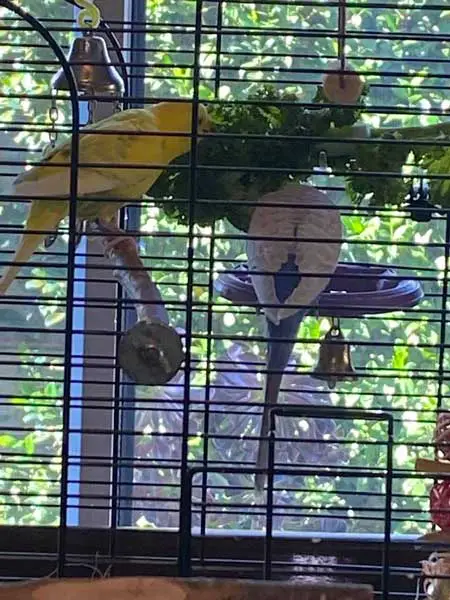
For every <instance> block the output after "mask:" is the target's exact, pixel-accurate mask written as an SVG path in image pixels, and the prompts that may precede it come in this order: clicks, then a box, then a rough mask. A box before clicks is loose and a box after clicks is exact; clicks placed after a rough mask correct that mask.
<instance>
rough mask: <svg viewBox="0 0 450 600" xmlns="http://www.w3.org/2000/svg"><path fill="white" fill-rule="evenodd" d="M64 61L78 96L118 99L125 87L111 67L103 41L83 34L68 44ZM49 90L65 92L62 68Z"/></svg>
mask: <svg viewBox="0 0 450 600" xmlns="http://www.w3.org/2000/svg"><path fill="white" fill-rule="evenodd" d="M67 61H68V63H69V64H70V66H71V67H72V70H73V74H74V77H75V81H76V83H77V88H78V92H79V93H80V95H90V96H97V95H98V96H115V97H118V96H121V95H122V94H123V92H124V89H125V86H124V83H123V79H122V77H121V76H120V75H119V73H118V71H117V69H116V68H115V67H114V66H113V65H111V59H110V57H109V54H108V49H107V47H106V43H105V40H104V39H103V38H102V37H100V36H98V35H93V34H92V33H91V32H88V33H84V35H83V37H77V38H75V39H74V41H73V42H72V45H71V47H70V51H69V56H68V57H67ZM51 84H52V87H53V89H55V90H64V91H67V90H68V89H69V85H68V83H67V79H66V76H65V74H64V71H63V70H62V69H59V71H58V72H57V73H56V74H55V75H54V76H53V78H52V82H51Z"/></svg>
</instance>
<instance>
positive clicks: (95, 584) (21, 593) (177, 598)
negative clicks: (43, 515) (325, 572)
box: [0, 577, 373, 600]
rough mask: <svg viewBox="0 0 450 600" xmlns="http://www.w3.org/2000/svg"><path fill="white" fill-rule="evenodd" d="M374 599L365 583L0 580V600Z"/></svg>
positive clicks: (168, 579)
mask: <svg viewBox="0 0 450 600" xmlns="http://www.w3.org/2000/svg"><path fill="white" fill-rule="evenodd" d="M61 598H64V600H80V598H82V599H83V600H102V599H103V598H108V600H279V599H280V598H283V599H284V600H372V599H373V589H372V587H371V586H369V585H351V584H339V583H324V584H314V583H300V582H298V583H286V582H274V581H248V580H223V579H222V580H220V579H176V578H169V577H116V578H114V577H112V578H110V579H61V580H52V579H47V580H42V581H39V582H30V583H25V584H23V583H22V584H12V585H4V586H0V600H61Z"/></svg>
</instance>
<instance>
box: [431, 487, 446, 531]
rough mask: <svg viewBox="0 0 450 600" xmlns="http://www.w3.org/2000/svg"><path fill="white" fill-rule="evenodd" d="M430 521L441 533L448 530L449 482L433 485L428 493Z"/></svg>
mask: <svg viewBox="0 0 450 600" xmlns="http://www.w3.org/2000/svg"><path fill="white" fill-rule="evenodd" d="M430 513H431V520H432V521H433V523H434V524H435V525H437V526H438V527H440V528H441V529H442V531H449V530H450V480H444V481H440V482H439V483H435V484H434V486H433V487H432V488H431V492H430Z"/></svg>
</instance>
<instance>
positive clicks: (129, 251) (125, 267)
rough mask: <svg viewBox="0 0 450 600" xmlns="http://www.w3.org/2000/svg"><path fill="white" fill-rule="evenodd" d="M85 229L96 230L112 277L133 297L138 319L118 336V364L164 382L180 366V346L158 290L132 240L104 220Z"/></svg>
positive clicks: (139, 379)
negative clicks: (111, 268) (110, 268)
mask: <svg viewBox="0 0 450 600" xmlns="http://www.w3.org/2000/svg"><path fill="white" fill-rule="evenodd" d="M88 232H89V233H95V234H97V235H98V234H100V236H99V237H98V238H97V239H99V240H100V242H101V244H102V246H103V250H104V253H105V257H106V258H107V259H108V261H109V262H110V263H111V264H112V265H113V266H114V267H115V270H114V277H115V278H116V279H117V281H118V282H119V283H120V284H121V286H122V287H123V288H124V290H125V292H126V294H127V296H128V297H129V298H130V299H131V300H133V301H134V307H135V310H136V315H137V321H138V322H137V323H136V324H135V325H134V326H133V327H132V328H131V329H129V330H128V331H125V332H124V333H123V334H122V336H121V338H120V341H119V345H118V361H119V364H120V366H121V367H122V369H123V370H124V371H125V373H126V374H127V375H128V376H129V377H130V378H131V379H132V380H133V381H135V382H136V383H139V384H143V385H162V384H165V383H167V382H168V381H170V380H171V379H172V377H173V376H174V375H175V374H176V373H177V371H178V369H179V368H180V365H181V363H182V361H183V357H184V356H183V346H182V343H181V339H180V336H179V335H178V333H177V332H176V331H175V329H174V328H173V327H171V326H170V325H169V317H168V314H167V311H166V308H165V306H164V303H163V301H162V298H161V294H160V293H159V290H158V288H157V287H156V285H155V284H154V283H153V281H152V280H151V278H150V276H149V274H148V271H147V270H146V269H145V267H144V264H143V263H142V260H141V259H140V257H139V254H138V249H137V245H136V241H135V240H134V238H132V237H130V236H128V235H127V234H126V233H125V232H124V231H122V230H121V229H119V228H118V227H116V226H115V225H113V224H112V223H107V222H105V221H97V222H95V223H94V222H91V223H89V225H88Z"/></svg>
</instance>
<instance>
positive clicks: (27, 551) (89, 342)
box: [0, 0, 428, 577]
mask: <svg viewBox="0 0 450 600" xmlns="http://www.w3.org/2000/svg"><path fill="white" fill-rule="evenodd" d="M96 3H97V5H98V6H99V8H100V10H101V12H102V16H103V18H104V20H105V21H106V22H109V21H119V22H120V21H127V20H130V21H131V22H133V23H134V22H135V21H139V20H142V14H144V16H145V9H146V2H145V0H121V1H119V0H116V2H110V0H97V2H96ZM142 11H143V13H142ZM141 29H142V28H141ZM118 37H119V40H120V41H121V42H122V43H123V45H124V46H125V47H127V48H130V50H129V51H128V50H127V51H126V60H127V62H128V61H129V62H130V64H131V65H133V63H134V62H138V63H143V62H145V60H142V54H143V53H144V55H145V50H143V48H145V32H143V31H142V30H141V31H139V30H138V32H133V31H129V32H126V33H125V34H124V35H122V34H121V33H118ZM139 55H140V56H141V59H139ZM143 71H144V67H133V66H132V67H131V68H130V75H132V77H131V78H130V84H131V86H130V91H131V93H130V95H131V96H132V97H133V96H134V97H139V96H143V88H144V72H143ZM105 104H107V103H105ZM134 106H138V104H134ZM107 108H108V109H109V110H110V108H111V105H110V104H107V107H106V106H105V107H103V108H102V107H101V106H100V107H99V112H102V111H103V110H105V112H106V111H107ZM123 224H124V225H125V226H126V227H127V228H128V229H130V230H135V229H137V228H138V224H139V209H137V208H135V207H133V208H130V209H127V210H126V213H125V220H124V222H123ZM92 244H93V242H92V240H88V241H87V242H86V256H87V258H86V262H85V264H84V265H83V268H82V270H84V269H89V268H95V271H96V281H95V282H89V280H87V281H86V283H85V295H84V299H85V300H86V303H87V306H86V308H85V309H84V314H83V319H84V329H85V330H87V331H94V330H98V331H100V332H101V331H104V332H111V331H115V330H116V317H117V313H116V308H115V307H114V304H113V302H115V300H116V298H117V287H118V286H117V284H116V283H113V282H111V270H110V269H109V268H103V269H101V268H100V269H99V264H101V262H102V261H100V260H99V258H98V256H95V254H97V253H98V250H97V248H95V247H93V245H92ZM99 279H100V280H101V279H103V280H104V288H103V291H102V293H101V294H100V295H101V297H102V298H106V297H109V298H111V301H112V304H111V308H108V309H106V308H105V307H104V306H102V307H96V306H95V303H94V304H91V305H90V304H89V302H90V301H91V300H92V299H95V297H96V296H98V280H99ZM134 318H135V313H134V311H133V309H125V310H124V311H123V319H122V324H123V326H124V327H125V328H127V327H129V326H131V325H132V324H133V322H134ZM82 335H83V354H84V356H85V357H89V356H99V355H105V354H107V355H108V358H109V357H111V360H112V361H113V360H114V358H115V355H116V349H115V337H114V336H111V335H102V334H101V333H100V334H97V333H88V334H86V333H83V334H82ZM74 370H75V369H74ZM103 375H104V376H103ZM117 376H118V375H117V373H116V369H115V367H114V365H113V363H111V367H108V368H105V369H103V368H102V369H100V368H98V367H97V368H96V377H97V378H98V379H99V380H100V381H103V380H104V381H105V382H107V383H104V384H102V385H100V386H99V384H98V383H95V382H94V383H89V382H86V381H83V383H82V384H81V388H82V389H81V397H82V398H93V397H95V396H101V397H110V398H111V401H110V402H104V403H103V406H104V408H103V409H102V410H98V409H94V410H92V409H90V408H89V407H88V406H83V408H82V409H81V421H80V422H81V429H82V430H83V431H87V432H88V431H89V429H95V430H103V431H108V433H106V434H102V435H101V436H100V439H99V436H98V435H95V436H90V435H84V434H83V433H81V434H79V436H80V438H79V442H80V459H81V461H82V462H83V456H89V457H90V458H92V457H94V458H95V457H97V458H98V459H103V461H102V462H103V464H104V465H105V466H101V467H94V466H93V465H92V464H90V463H88V464H81V465H80V467H79V471H78V473H79V475H78V476H79V481H80V484H79V489H78V494H79V498H85V499H86V498H90V499H91V500H90V501H91V504H90V506H84V507H78V509H77V511H78V515H79V516H78V522H77V524H76V526H73V525H75V522H74V521H75V519H69V527H68V533H67V536H68V541H67V548H68V555H69V556H68V562H70V561H71V560H74V561H75V562H86V560H88V559H89V557H92V556H95V555H96V554H97V553H99V554H100V555H102V556H104V557H105V558H104V560H105V564H106V563H108V561H110V559H111V557H112V556H114V555H116V556H119V557H121V558H120V561H119V562H118V564H117V565H116V566H115V574H123V575H133V574H135V575H136V574H148V566H149V564H151V565H152V568H154V571H156V572H157V573H158V574H167V575H175V574H177V564H176V557H177V547H178V543H179V535H178V533H177V532H176V531H165V530H157V531H148V530H143V531H142V530H137V529H136V530H128V529H118V527H119V526H120V527H131V526H132V522H131V516H130V515H131V511H130V510H129V508H130V507H129V506H127V505H125V506H124V505H118V500H117V490H118V494H119V496H123V497H125V496H127V497H128V498H129V497H130V493H129V491H130V490H131V489H132V471H133V467H132V466H131V467H127V468H126V471H125V475H124V472H123V471H122V469H123V467H122V469H120V471H121V473H119V466H118V464H117V460H115V459H116V458H118V457H116V456H115V455H114V454H115V452H116V453H118V452H120V454H121V457H123V454H122V453H123V452H125V453H126V455H127V457H128V458H129V457H130V456H131V458H132V457H133V456H134V454H133V448H134V437H133V436H127V438H129V439H125V440H124V442H123V443H121V441H120V439H119V438H120V435H119V431H120V429H122V428H124V429H129V428H130V422H132V421H131V420H132V419H133V418H134V413H133V410H126V411H124V412H122V411H121V408H122V401H118V402H117V401H115V400H114V397H115V394H114V388H115V386H116V385H120V386H121V394H120V396H121V398H123V401H124V402H133V401H134V394H133V390H134V387H133V386H132V385H127V380H126V378H123V379H122V380H121V381H120V382H119V383H118V382H117V380H116V381H115V377H117ZM99 389H100V391H99ZM75 410H78V409H75ZM121 413H122V414H121ZM77 418H78V417H77ZM127 419H128V421H127ZM118 423H119V424H120V426H121V427H120V429H119V431H117V430H116V429H115V427H114V426H115V425H117V424H118ZM122 426H124V427H122ZM74 427H75V425H74V424H73V423H72V417H71V428H74ZM74 447H75V442H74V446H73V447H72V454H76V451H75V450H74ZM105 457H108V460H112V462H113V464H112V466H111V465H107V464H106V463H107V462H108V461H107V460H104V459H105ZM71 468H75V467H74V466H73V465H72V467H71ZM69 472H70V473H71V474H72V476H73V472H72V471H69ZM114 472H115V475H114ZM130 472H131V480H130ZM114 486H116V491H115V490H114V489H113V488H114ZM127 490H128V493H127ZM69 491H70V488H69ZM96 497H97V498H96ZM105 498H106V499H105ZM111 498H113V504H116V509H115V510H114V508H111V506H110V502H111ZM85 504H87V502H85ZM68 511H70V508H69V509H68ZM122 511H123V512H122ZM112 513H113V515H114V514H116V515H117V519H114V518H112ZM0 531H1V532H2V534H3V535H2V540H3V541H2V554H3V555H5V554H10V555H11V556H12V555H16V557H17V558H15V559H11V560H14V561H15V564H16V566H17V569H16V570H14V576H20V575H19V573H20V572H22V569H24V570H23V576H24V577H30V576H32V575H31V574H30V563H31V562H32V558H31V554H34V553H36V552H39V553H41V554H42V555H43V559H42V561H39V560H37V562H36V564H37V565H38V567H37V571H39V572H41V571H42V570H43V572H45V573H48V572H49V570H48V569H47V566H48V565H47V562H48V563H49V564H50V563H52V564H54V560H55V556H56V555H57V549H56V544H57V528H46V527H28V526H27V527H21V526H17V527H8V526H2V527H0ZM400 538H405V539H400ZM203 544H205V545H206V546H207V547H208V548H211V546H213V547H215V548H217V550H218V552H219V551H220V556H223V557H227V560H228V566H223V567H220V566H215V567H214V566H213V567H208V566H207V565H206V566H203V567H201V569H203V572H205V573H208V574H211V573H213V574H217V573H222V574H225V575H228V576H230V575H232V576H236V571H238V573H239V574H240V575H241V574H242V575H246V576H252V577H258V576H260V574H261V571H262V567H261V561H262V556H263V552H264V536H263V535H262V534H258V533H254V532H248V533H247V532H239V531H230V532H220V533H216V532H208V533H207V536H206V538H201V537H200V536H198V535H193V554H194V555H196V556H198V555H199V554H200V550H201V546H202V545H203ZM319 544H320V545H321V549H322V550H324V551H326V552H329V553H330V554H331V555H337V556H343V557H346V556H354V557H355V559H356V558H359V556H360V553H361V550H362V547H363V548H364V551H365V552H367V554H366V560H367V561H370V564H371V565H374V566H376V565H381V562H382V556H381V549H382V536H370V535H368V536H362V535H350V534H348V535H340V536H333V535H329V534H317V536H316V537H315V538H312V537H311V534H301V533H299V534H297V535H294V534H288V535H285V536H282V535H280V534H278V533H277V534H276V536H275V537H274V557H275V559H276V560H282V557H283V556H286V555H289V554H291V555H292V554H298V553H311V554H315V553H316V551H317V546H318V545H319ZM391 544H392V546H391V549H392V557H393V559H394V562H393V565H394V566H398V567H399V568H400V567H402V568H403V567H404V568H407V569H410V570H411V572H412V571H417V570H418V569H419V567H418V561H419V560H420V558H418V556H417V553H418V550H419V554H422V550H421V548H422V546H421V545H420V544H419V543H418V542H417V541H416V538H415V536H393V537H392V541H391ZM427 554H428V552H425V554H424V555H423V556H421V558H426V556H427ZM257 556H258V557H259V558H256V557H257ZM400 556H401V557H402V559H401V561H402V562H398V561H397V560H396V558H398V557H400ZM83 557H84V558H85V559H86V560H83V561H82V560H81V558H83ZM86 557H87V558H86ZM216 560H217V561H219V556H217V559H216ZM233 560H237V561H243V562H247V563H248V566H247V567H245V568H244V566H241V567H236V565H234V566H233V565H232V562H233ZM5 564H9V563H8V561H5ZM33 564H34V563H33ZM8 569H9V567H8V566H6V567H5V571H6V570H8ZM32 570H33V569H32ZM73 570H74V574H75V572H76V573H79V572H81V567H80V566H79V567H73ZM2 571H3V567H1V568H0V573H1V572H2ZM69 572H70V568H69ZM258 573H259V575H258ZM84 574H85V572H84Z"/></svg>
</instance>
